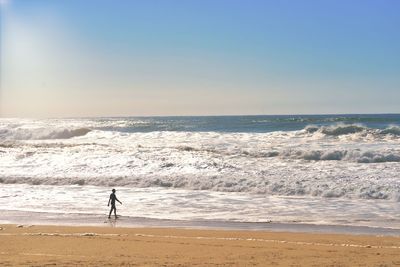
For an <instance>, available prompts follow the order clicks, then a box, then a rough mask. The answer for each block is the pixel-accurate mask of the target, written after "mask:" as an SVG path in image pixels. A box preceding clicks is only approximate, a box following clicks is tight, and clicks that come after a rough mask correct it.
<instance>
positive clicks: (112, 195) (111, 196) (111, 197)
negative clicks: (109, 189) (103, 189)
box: [110, 193, 117, 208]
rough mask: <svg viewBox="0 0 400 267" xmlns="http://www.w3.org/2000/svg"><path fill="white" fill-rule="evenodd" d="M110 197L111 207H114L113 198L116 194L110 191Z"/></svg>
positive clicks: (114, 198)
mask: <svg viewBox="0 0 400 267" xmlns="http://www.w3.org/2000/svg"><path fill="white" fill-rule="evenodd" d="M110 199H111V207H112V208H113V207H115V200H116V199H117V196H116V195H115V194H114V193H111V195H110Z"/></svg>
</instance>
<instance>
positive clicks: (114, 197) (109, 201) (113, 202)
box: [107, 189, 122, 219]
mask: <svg viewBox="0 0 400 267" xmlns="http://www.w3.org/2000/svg"><path fill="white" fill-rule="evenodd" d="M115 191H116V190H115V189H113V190H112V193H111V195H110V199H109V200H108V205H107V206H108V207H109V206H110V203H111V209H110V214H108V218H109V219H110V217H111V213H112V211H113V210H114V215H115V218H118V217H117V208H116V207H115V201H118V202H119V203H120V204H121V205H122V202H121V201H119V200H118V198H117V196H116V195H115Z"/></svg>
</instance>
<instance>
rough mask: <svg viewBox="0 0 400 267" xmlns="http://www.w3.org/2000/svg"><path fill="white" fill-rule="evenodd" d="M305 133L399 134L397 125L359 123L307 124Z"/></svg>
mask: <svg viewBox="0 0 400 267" xmlns="http://www.w3.org/2000/svg"><path fill="white" fill-rule="evenodd" d="M304 131H305V132H307V133H311V134H314V133H320V134H323V135H326V136H341V135H350V134H357V133H363V134H374V135H393V136H400V127H399V126H395V125H393V126H389V127H387V128H385V129H375V128H368V127H365V126H363V125H360V124H335V125H329V126H316V125H308V126H306V127H305V128H304Z"/></svg>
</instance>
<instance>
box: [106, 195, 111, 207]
mask: <svg viewBox="0 0 400 267" xmlns="http://www.w3.org/2000/svg"><path fill="white" fill-rule="evenodd" d="M110 201H111V197H110V198H109V199H108V204H107V206H108V207H109V206H110Z"/></svg>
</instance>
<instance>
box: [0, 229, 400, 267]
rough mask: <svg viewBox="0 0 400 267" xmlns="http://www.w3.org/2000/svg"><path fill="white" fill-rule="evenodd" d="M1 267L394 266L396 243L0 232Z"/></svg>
mask: <svg viewBox="0 0 400 267" xmlns="http://www.w3.org/2000/svg"><path fill="white" fill-rule="evenodd" d="M1 229H2V230H0V239H1V242H0V259H1V260H0V262H1V264H2V265H3V266H18V265H28V266H44V265H49V264H57V265H64V266H65V265H75V266H81V265H82V266H107V265H108V266H111V265H117V266H121V265H128V266H396V265H399V266H400V253H399V252H400V238H398V237H387V236H385V237H376V236H361V235H360V236H357V235H340V234H309V233H307V234H306V233H277V232H263V231H215V230H186V229H170V228H163V229H156V228H110V227H64V226H31V227H27V226H19V227H17V226H16V225H2V226H1Z"/></svg>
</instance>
